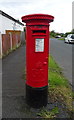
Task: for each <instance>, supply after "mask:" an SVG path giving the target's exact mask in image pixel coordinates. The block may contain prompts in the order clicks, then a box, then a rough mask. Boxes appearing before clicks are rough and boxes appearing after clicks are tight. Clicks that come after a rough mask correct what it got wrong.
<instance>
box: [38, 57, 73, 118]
mask: <svg viewBox="0 0 74 120" xmlns="http://www.w3.org/2000/svg"><path fill="white" fill-rule="evenodd" d="M48 80H49V97H50V98H51V101H52V102H53V103H54V102H55V101H57V102H61V103H62V104H63V105H65V106H66V111H67V112H68V113H69V115H70V118H71V117H72V114H73V104H72V101H73V93H72V89H71V87H70V85H69V83H68V81H67V79H66V78H65V77H64V76H63V74H62V69H61V68H60V67H59V66H58V65H57V63H56V62H55V60H54V59H53V58H52V57H51V56H50V57H49V79H48ZM57 113H58V114H59V111H58V107H57V108H54V109H52V110H51V111H48V110H46V109H42V110H41V112H40V113H39V114H38V115H39V116H41V117H42V118H49V119H51V118H55V117H56V115H57Z"/></svg>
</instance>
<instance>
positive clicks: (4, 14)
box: [0, 10, 24, 26]
mask: <svg viewBox="0 0 74 120" xmlns="http://www.w3.org/2000/svg"><path fill="white" fill-rule="evenodd" d="M0 14H1V15H3V16H5V17H7V18H9V19H10V20H13V21H14V22H17V23H18V24H20V25H22V26H24V24H22V23H21V22H20V21H19V20H16V19H15V18H13V17H11V16H10V15H8V14H6V13H5V12H3V11H2V10H0Z"/></svg>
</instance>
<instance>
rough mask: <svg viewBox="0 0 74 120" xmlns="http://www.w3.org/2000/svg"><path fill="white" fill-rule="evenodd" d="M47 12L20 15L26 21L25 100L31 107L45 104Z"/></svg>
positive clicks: (47, 53)
mask: <svg viewBox="0 0 74 120" xmlns="http://www.w3.org/2000/svg"><path fill="white" fill-rule="evenodd" d="M53 19H54V17H53V16H51V15H47V14H32V15H26V16H23V17H22V21H23V22H25V23H26V101H27V103H28V104H29V105H30V106H32V107H42V106H45V105H46V104H47V91H48V55H49V23H50V22H52V21H53Z"/></svg>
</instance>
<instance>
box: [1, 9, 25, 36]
mask: <svg viewBox="0 0 74 120" xmlns="http://www.w3.org/2000/svg"><path fill="white" fill-rule="evenodd" d="M23 27H24V24H22V23H21V22H20V21H19V20H16V19H15V18H13V17H11V16H10V15H8V14H7V13H5V12H3V11H1V10H0V33H1V34H6V33H9V32H14V31H16V32H19V31H23Z"/></svg>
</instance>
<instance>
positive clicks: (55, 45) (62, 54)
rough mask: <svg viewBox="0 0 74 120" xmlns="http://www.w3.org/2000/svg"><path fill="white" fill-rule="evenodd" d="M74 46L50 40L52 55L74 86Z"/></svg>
mask: <svg viewBox="0 0 74 120" xmlns="http://www.w3.org/2000/svg"><path fill="white" fill-rule="evenodd" d="M73 48H74V45H72V44H66V43H64V41H61V40H57V39H50V54H51V55H52V56H53V57H54V59H55V61H56V62H57V63H58V64H59V66H60V67H61V68H62V70H63V74H64V76H65V77H66V78H67V79H68V81H69V83H70V84H71V85H72V78H73V74H72V51H73Z"/></svg>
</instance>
